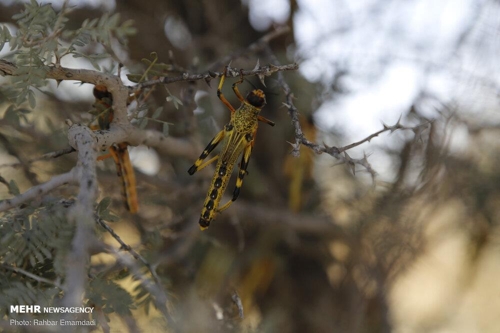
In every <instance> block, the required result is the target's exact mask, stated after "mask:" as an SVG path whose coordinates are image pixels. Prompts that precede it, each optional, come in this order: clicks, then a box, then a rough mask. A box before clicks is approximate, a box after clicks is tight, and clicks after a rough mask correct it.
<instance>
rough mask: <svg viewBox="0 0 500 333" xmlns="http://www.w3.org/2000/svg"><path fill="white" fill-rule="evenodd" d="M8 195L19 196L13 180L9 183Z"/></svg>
mask: <svg viewBox="0 0 500 333" xmlns="http://www.w3.org/2000/svg"><path fill="white" fill-rule="evenodd" d="M9 193H10V194H12V195H19V194H21V192H20V191H19V187H17V184H16V182H15V180H14V179H12V180H11V181H10V182H9Z"/></svg>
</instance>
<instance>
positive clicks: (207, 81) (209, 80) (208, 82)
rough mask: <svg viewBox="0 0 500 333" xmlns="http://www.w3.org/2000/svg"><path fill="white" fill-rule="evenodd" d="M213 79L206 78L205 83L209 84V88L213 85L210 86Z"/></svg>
mask: <svg viewBox="0 0 500 333" xmlns="http://www.w3.org/2000/svg"><path fill="white" fill-rule="evenodd" d="M211 80H212V79H210V77H206V78H205V83H206V84H207V85H208V87H209V88H211V86H210V82H212V81H211Z"/></svg>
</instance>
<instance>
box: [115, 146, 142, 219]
mask: <svg viewBox="0 0 500 333" xmlns="http://www.w3.org/2000/svg"><path fill="white" fill-rule="evenodd" d="M127 146H128V145H127V144H126V143H119V144H118V145H116V146H111V147H109V152H110V155H111V156H112V157H113V160H114V161H115V164H116V172H117V174H118V176H119V177H120V180H121V182H122V195H123V197H124V202H125V206H126V207H127V210H128V211H129V212H130V213H132V214H135V213H137V211H138V210H139V203H138V200H137V188H136V180H135V173H134V169H133V168H132V163H131V162H130V157H129V154H128V150H127Z"/></svg>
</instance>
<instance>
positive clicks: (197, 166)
mask: <svg viewBox="0 0 500 333" xmlns="http://www.w3.org/2000/svg"><path fill="white" fill-rule="evenodd" d="M224 135H225V133H224V130H222V131H220V132H219V133H218V134H217V135H216V136H215V137H214V138H213V139H212V141H210V142H209V143H208V145H207V147H206V148H205V150H203V152H202V153H201V155H200V157H199V158H198V159H197V160H196V162H194V164H193V166H192V167H190V168H189V170H188V173H189V174H190V175H193V174H194V173H195V172H196V171H199V170H201V169H203V168H204V167H206V166H207V165H209V164H210V163H212V162H213V161H215V160H216V159H217V157H218V156H215V157H213V158H211V159H210V160H208V161H207V162H205V163H203V161H204V160H205V158H207V156H208V155H209V154H210V153H211V152H212V150H214V149H215V147H217V145H218V144H219V143H220V142H221V141H222V139H223V138H224Z"/></svg>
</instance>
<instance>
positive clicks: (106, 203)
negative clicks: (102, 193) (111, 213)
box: [97, 197, 111, 215]
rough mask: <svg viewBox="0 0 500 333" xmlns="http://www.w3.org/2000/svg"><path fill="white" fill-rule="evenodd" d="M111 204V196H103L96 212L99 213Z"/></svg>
mask: <svg viewBox="0 0 500 333" xmlns="http://www.w3.org/2000/svg"><path fill="white" fill-rule="evenodd" d="M110 204H111V198H110V197H105V198H103V199H102V200H101V201H100V202H99V204H98V205H97V214H99V215H101V213H102V212H104V211H105V210H106V209H108V207H109V205H110Z"/></svg>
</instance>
